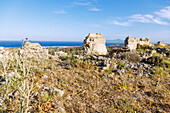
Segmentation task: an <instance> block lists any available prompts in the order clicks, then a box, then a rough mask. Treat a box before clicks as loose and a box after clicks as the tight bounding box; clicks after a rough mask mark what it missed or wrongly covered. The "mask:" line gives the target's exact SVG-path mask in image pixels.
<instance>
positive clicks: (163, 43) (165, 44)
mask: <svg viewBox="0 0 170 113" xmlns="http://www.w3.org/2000/svg"><path fill="white" fill-rule="evenodd" d="M157 45H158V46H167V43H165V42H164V41H159V42H158V43H157Z"/></svg>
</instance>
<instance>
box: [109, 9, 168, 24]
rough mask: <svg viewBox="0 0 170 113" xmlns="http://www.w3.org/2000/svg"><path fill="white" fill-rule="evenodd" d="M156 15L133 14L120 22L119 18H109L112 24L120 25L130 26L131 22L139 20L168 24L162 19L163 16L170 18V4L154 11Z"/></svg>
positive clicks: (141, 21)
mask: <svg viewBox="0 0 170 113" xmlns="http://www.w3.org/2000/svg"><path fill="white" fill-rule="evenodd" d="M155 13H156V14H157V15H158V16H157V15H151V14H145V15H143V14H134V15H131V16H129V17H126V18H125V19H127V20H126V21H124V22H120V21H118V20H120V19H112V20H109V21H110V22H111V23H112V24H115V25H120V26H130V25H131V24H132V23H135V22H139V23H154V24H159V25H170V23H168V22H167V21H164V20H163V18H167V19H170V6H168V7H166V8H165V9H162V10H160V11H158V12H155Z"/></svg>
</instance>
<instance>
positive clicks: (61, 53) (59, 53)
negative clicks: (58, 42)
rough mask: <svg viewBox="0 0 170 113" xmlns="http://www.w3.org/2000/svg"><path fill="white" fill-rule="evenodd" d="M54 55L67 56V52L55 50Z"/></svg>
mask: <svg viewBox="0 0 170 113" xmlns="http://www.w3.org/2000/svg"><path fill="white" fill-rule="evenodd" d="M55 55H57V56H67V53H65V52H63V51H58V52H55Z"/></svg>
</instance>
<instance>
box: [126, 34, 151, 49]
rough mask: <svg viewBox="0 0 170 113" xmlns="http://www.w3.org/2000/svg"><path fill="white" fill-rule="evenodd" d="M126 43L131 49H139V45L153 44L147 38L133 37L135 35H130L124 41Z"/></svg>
mask: <svg viewBox="0 0 170 113" xmlns="http://www.w3.org/2000/svg"><path fill="white" fill-rule="evenodd" d="M124 45H125V47H127V48H129V49H130V50H134V49H137V46H138V45H140V46H141V45H148V46H152V43H151V41H150V40H149V39H147V38H133V37H130V36H128V37H127V38H126V39H125V41H124Z"/></svg>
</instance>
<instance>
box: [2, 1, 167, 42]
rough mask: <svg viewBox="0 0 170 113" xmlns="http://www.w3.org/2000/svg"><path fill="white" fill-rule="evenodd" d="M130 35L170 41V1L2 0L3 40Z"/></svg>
mask: <svg viewBox="0 0 170 113" xmlns="http://www.w3.org/2000/svg"><path fill="white" fill-rule="evenodd" d="M88 33H102V34H103V35H104V37H105V38H106V39H108V40H112V39H122V40H124V39H125V38H126V37H127V36H129V35H130V36H132V37H139V38H149V39H151V41H152V42H157V41H160V40H162V41H166V42H167V43H170V0H0V40H21V39H22V38H26V37H28V38H29V39H31V40H50V41H83V40H84V38H85V36H87V35H88Z"/></svg>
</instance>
